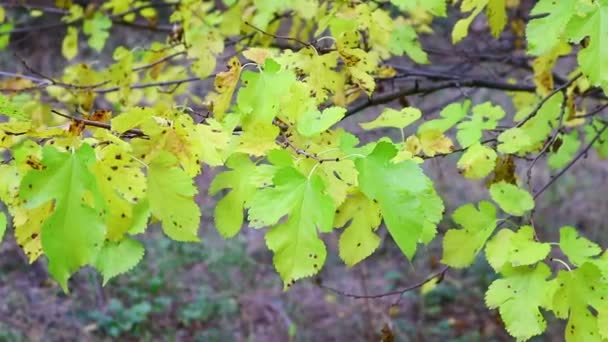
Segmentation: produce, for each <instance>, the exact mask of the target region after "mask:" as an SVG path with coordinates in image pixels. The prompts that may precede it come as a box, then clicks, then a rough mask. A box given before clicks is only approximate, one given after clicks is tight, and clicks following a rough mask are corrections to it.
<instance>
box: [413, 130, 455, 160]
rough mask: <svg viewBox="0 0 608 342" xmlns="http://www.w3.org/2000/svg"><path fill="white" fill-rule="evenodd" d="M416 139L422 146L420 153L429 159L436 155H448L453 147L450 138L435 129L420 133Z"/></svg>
mask: <svg viewBox="0 0 608 342" xmlns="http://www.w3.org/2000/svg"><path fill="white" fill-rule="evenodd" d="M418 138H419V139H420V144H421V145H422V151H423V152H424V154H426V155H427V156H429V157H434V156H435V155H436V154H443V153H450V152H452V147H453V146H454V143H452V140H450V138H448V137H446V136H445V135H444V134H443V133H441V131H439V130H436V129H430V130H426V131H424V132H422V133H420V134H419V136H418Z"/></svg>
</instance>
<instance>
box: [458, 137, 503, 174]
mask: <svg viewBox="0 0 608 342" xmlns="http://www.w3.org/2000/svg"><path fill="white" fill-rule="evenodd" d="M495 164H496V152H495V151H494V150H493V149H491V148H489V147H487V146H485V145H481V144H480V143H475V144H473V145H471V146H469V147H468V148H467V150H466V151H465V152H464V153H463V154H462V157H460V159H459V160H458V163H457V164H456V166H458V170H459V171H460V172H461V173H462V174H463V175H464V176H465V177H466V178H470V179H481V178H484V177H485V176H487V175H488V174H490V172H492V171H493V170H494V166H495Z"/></svg>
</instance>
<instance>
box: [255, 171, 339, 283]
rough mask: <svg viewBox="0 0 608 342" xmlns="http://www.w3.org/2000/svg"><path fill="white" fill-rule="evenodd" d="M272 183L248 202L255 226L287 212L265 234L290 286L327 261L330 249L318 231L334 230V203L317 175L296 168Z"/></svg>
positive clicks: (279, 267) (282, 276) (285, 281)
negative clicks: (326, 246) (328, 249)
mask: <svg viewBox="0 0 608 342" xmlns="http://www.w3.org/2000/svg"><path fill="white" fill-rule="evenodd" d="M273 183H274V186H273V187H268V188H264V189H261V190H259V191H257V192H256V193H255V195H254V196H253V198H252V199H251V200H250V201H248V202H247V205H248V206H249V220H250V221H251V222H252V226H254V227H256V226H257V227H261V226H267V225H274V224H276V223H277V222H278V221H279V219H281V218H282V217H284V216H285V215H288V218H287V220H286V221H285V222H284V223H281V224H279V225H277V226H274V227H272V228H271V229H270V230H269V231H268V232H267V233H266V244H267V245H268V248H270V250H272V251H273V252H274V258H273V261H274V266H275V268H276V269H277V271H278V272H279V274H280V275H281V278H282V279H283V282H284V287H285V288H287V287H289V286H291V285H292V284H293V282H294V281H295V280H297V279H300V278H304V277H308V276H311V275H314V274H316V273H317V272H319V270H320V269H321V267H322V266H323V264H324V263H325V257H326V255H327V251H326V249H325V244H324V243H323V241H322V240H321V239H319V237H318V235H317V230H318V231H321V232H329V231H331V229H332V224H333V220H334V215H335V205H334V202H333V200H332V199H331V197H330V196H328V195H326V194H325V193H324V187H325V186H324V184H323V181H322V180H321V178H320V177H319V176H317V175H313V176H312V177H310V178H308V177H306V176H304V175H302V174H301V173H300V172H298V171H297V170H296V169H294V168H293V167H285V168H282V169H280V170H279V171H278V172H277V174H276V175H275V177H274V179H273Z"/></svg>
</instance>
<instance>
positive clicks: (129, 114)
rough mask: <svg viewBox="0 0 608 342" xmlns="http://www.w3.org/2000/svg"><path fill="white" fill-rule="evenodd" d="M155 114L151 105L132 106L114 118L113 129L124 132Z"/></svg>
mask: <svg viewBox="0 0 608 342" xmlns="http://www.w3.org/2000/svg"><path fill="white" fill-rule="evenodd" d="M153 115H154V110H153V108H151V107H132V108H129V109H128V110H127V111H125V112H124V113H122V114H120V115H118V116H116V117H115V118H113V119H112V130H113V131H115V132H118V133H124V132H126V131H128V130H130V129H133V128H135V127H138V126H140V125H141V124H142V123H144V122H146V121H147V120H149V119H150V118H152V116H153Z"/></svg>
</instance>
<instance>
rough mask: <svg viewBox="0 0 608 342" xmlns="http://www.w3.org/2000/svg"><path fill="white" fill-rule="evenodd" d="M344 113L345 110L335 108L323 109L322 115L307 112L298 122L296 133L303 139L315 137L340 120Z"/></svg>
mask: <svg viewBox="0 0 608 342" xmlns="http://www.w3.org/2000/svg"><path fill="white" fill-rule="evenodd" d="M345 113H346V108H342V107H336V106H333V107H329V108H326V109H324V110H323V113H321V112H320V111H318V110H312V111H308V112H306V113H304V114H303V115H302V117H300V119H299V120H298V132H299V133H300V134H302V135H303V136H305V137H311V136H313V135H317V134H319V133H321V132H323V131H325V130H327V129H329V128H330V127H331V126H333V125H334V124H336V123H337V122H338V121H340V120H342V118H343V117H344V114H345Z"/></svg>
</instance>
